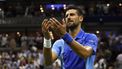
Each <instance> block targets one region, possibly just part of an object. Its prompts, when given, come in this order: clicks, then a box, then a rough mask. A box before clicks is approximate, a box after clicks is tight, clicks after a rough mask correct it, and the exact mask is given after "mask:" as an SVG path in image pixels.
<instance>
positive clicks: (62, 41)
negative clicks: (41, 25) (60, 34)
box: [54, 39, 64, 45]
mask: <svg viewBox="0 0 122 69" xmlns="http://www.w3.org/2000/svg"><path fill="white" fill-rule="evenodd" d="M54 44H59V45H62V44H64V40H63V39H58V40H56V41H55V42H54Z"/></svg>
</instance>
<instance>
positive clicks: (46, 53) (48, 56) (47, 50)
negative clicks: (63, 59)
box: [43, 48, 53, 65]
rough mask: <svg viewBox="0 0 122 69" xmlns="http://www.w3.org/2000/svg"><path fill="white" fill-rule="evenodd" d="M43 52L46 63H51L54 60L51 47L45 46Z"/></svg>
mask: <svg viewBox="0 0 122 69" xmlns="http://www.w3.org/2000/svg"><path fill="white" fill-rule="evenodd" d="M43 54H44V61H45V65H51V64H52V61H53V59H52V51H51V48H43Z"/></svg>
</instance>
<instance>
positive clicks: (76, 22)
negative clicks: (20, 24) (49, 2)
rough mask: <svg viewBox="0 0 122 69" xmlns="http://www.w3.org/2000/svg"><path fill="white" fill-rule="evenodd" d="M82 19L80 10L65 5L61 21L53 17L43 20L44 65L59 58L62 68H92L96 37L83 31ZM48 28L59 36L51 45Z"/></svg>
mask: <svg viewBox="0 0 122 69" xmlns="http://www.w3.org/2000/svg"><path fill="white" fill-rule="evenodd" d="M82 21H83V15H82V13H81V10H80V9H79V8H78V7H75V6H73V5H72V6H68V7H67V9H66V12H65V18H64V20H63V21H62V22H59V21H58V20H56V19H55V18H50V20H49V21H48V20H47V19H45V20H44V21H43V23H42V32H43V35H44V59H45V64H46V65H50V64H52V63H53V62H54V61H55V60H56V59H57V58H60V59H61V61H62V69H93V66H94V60H95V54H96V49H97V43H98V39H97V37H96V36H95V35H94V34H89V33H85V32H84V31H83V30H82V29H81V24H82ZM49 30H51V31H52V32H53V33H55V34H56V35H58V36H59V37H60V38H61V39H59V40H57V41H56V42H54V44H53V46H52V47H51V35H50V34H49Z"/></svg>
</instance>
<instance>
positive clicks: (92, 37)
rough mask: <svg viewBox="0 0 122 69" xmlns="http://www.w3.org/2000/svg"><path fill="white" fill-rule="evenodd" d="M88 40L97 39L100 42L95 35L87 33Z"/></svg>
mask: <svg viewBox="0 0 122 69" xmlns="http://www.w3.org/2000/svg"><path fill="white" fill-rule="evenodd" d="M85 36H86V38H88V39H89V38H90V39H96V40H98V38H97V36H96V35H95V34H93V33H85Z"/></svg>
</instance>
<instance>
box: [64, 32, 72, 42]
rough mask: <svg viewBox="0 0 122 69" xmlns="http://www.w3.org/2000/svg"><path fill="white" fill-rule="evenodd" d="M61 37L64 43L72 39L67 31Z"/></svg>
mask: <svg viewBox="0 0 122 69" xmlns="http://www.w3.org/2000/svg"><path fill="white" fill-rule="evenodd" d="M62 39H63V40H64V41H66V43H68V44H70V43H71V42H72V41H73V38H72V37H71V36H70V35H69V34H68V33H66V34H65V35H64V36H63V37H62Z"/></svg>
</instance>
